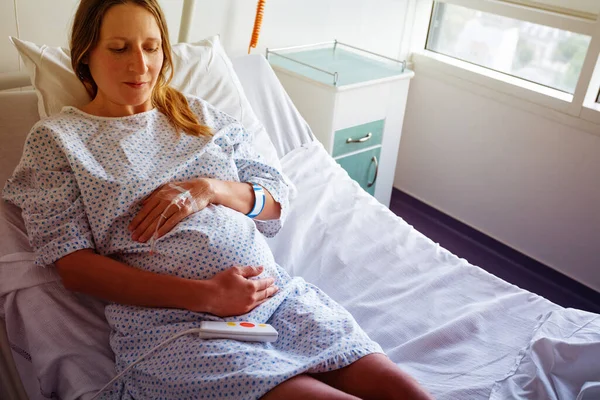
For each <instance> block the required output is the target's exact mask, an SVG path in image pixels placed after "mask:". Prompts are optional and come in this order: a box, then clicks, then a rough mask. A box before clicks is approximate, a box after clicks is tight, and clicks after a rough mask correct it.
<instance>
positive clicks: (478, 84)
mask: <svg viewBox="0 0 600 400" xmlns="http://www.w3.org/2000/svg"><path fill="white" fill-rule="evenodd" d="M414 1H416V4H415V8H414V15H415V18H414V25H413V32H412V36H411V40H410V41H411V48H410V53H411V61H412V63H413V67H414V69H415V71H416V72H417V73H425V74H427V75H432V76H434V77H435V78H436V79H441V80H444V81H448V82H450V83H452V84H454V85H458V86H461V87H465V88H467V89H468V90H471V91H476V92H478V93H480V94H482V95H484V96H486V97H492V98H495V99H497V100H500V101H505V102H509V103H510V104H512V105H515V106H518V107H520V108H524V109H526V110H528V111H531V112H534V113H536V114H539V115H542V116H544V117H549V118H551V119H554V120H557V121H559V122H561V123H565V124H567V125H570V126H575V127H577V128H580V129H583V130H585V131H588V132H590V133H593V134H596V135H598V136H600V103H599V102H598V100H599V99H598V98H597V96H599V92H600V16H598V17H597V18H596V17H595V16H592V15H590V14H582V15H571V14H563V13H558V12H555V11H550V10H545V9H539V8H534V7H530V6H526V5H523V4H516V3H513V2H507V1H501V0H414ZM434 2H439V3H446V4H453V5H458V6H463V7H467V8H471V9H475V10H479V11H483V12H488V13H493V14H497V15H501V16H504V17H509V18H514V19H519V20H523V21H528V22H532V23H536V24H541V25H546V26H550V27H553V28H558V29H563V30H569V31H571V32H575V33H580V34H584V35H587V36H590V37H591V40H590V44H589V47H588V52H587V54H586V57H585V59H584V62H583V66H582V69H581V73H580V76H579V80H578V83H577V85H576V88H575V92H574V94H573V95H570V94H568V93H564V92H561V91H559V90H555V89H552V88H548V87H546V86H543V85H541V84H536V83H533V82H529V81H526V80H524V79H520V78H517V77H513V76H511V75H508V74H505V73H502V72H499V71H494V70H491V69H488V68H486V67H482V66H478V65H475V64H472V63H469V62H467V61H462V60H458V59H456V58H453V57H450V56H445V55H443V54H440V53H436V52H433V51H430V50H427V49H426V44H427V37H428V34H429V27H430V24H431V21H432V18H433V6H434Z"/></svg>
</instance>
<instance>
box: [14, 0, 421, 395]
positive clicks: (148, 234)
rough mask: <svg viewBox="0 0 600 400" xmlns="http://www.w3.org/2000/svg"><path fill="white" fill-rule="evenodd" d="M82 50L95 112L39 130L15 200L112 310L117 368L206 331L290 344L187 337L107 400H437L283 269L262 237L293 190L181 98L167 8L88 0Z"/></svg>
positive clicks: (225, 126) (75, 44)
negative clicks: (246, 333) (207, 324)
mask: <svg viewBox="0 0 600 400" xmlns="http://www.w3.org/2000/svg"><path fill="white" fill-rule="evenodd" d="M71 56H72V65H73V69H74V70H75V72H76V74H77V76H78V77H79V79H80V80H81V82H82V84H83V85H85V87H86V89H87V91H88V92H89V94H90V97H91V98H92V101H91V102H90V103H89V104H87V105H86V106H84V107H82V108H81V109H79V108H75V107H65V108H64V109H63V110H62V112H61V113H59V114H57V115H55V116H52V117H50V118H47V119H44V120H42V121H40V122H39V123H37V124H36V125H35V126H34V127H33V128H32V130H31V132H30V134H29V136H28V139H27V142H26V145H25V149H24V153H23V156H22V159H21V162H20V164H19V166H18V167H17V169H16V171H15V172H14V174H13V176H12V178H11V179H10V180H9V181H8V183H7V185H6V187H5V189H4V192H3V194H4V197H5V199H7V200H8V201H10V202H12V203H14V204H16V205H18V206H19V207H21V209H22V211H23V218H24V220H25V223H26V226H27V230H28V234H29V238H30V242H31V244H32V246H33V247H34V249H35V251H36V253H37V258H36V263H37V264H38V265H40V266H49V265H55V266H56V268H57V270H58V272H59V274H60V276H61V278H62V280H63V283H64V285H65V286H66V287H67V288H68V289H71V290H74V291H78V292H84V293H87V294H90V295H93V296H97V297H100V298H104V299H106V300H109V301H110V302H111V303H110V305H108V306H107V307H106V318H107V320H108V323H109V324H110V326H111V328H112V334H111V338H110V345H111V347H112V350H113V351H114V353H115V361H116V372H115V373H119V372H120V371H123V370H124V369H125V368H126V367H127V366H128V365H130V364H131V363H133V362H135V361H136V360H138V358H139V357H140V356H142V355H143V354H145V353H146V352H148V350H150V349H152V348H154V347H155V346H156V345H158V344H160V343H162V342H164V341H165V340H167V339H168V338H170V337H172V336H173V335H176V334H177V333H180V332H182V331H184V330H187V329H190V328H196V327H199V326H200V322H201V321H243V320H246V321H252V322H254V323H269V324H271V325H272V326H273V327H274V328H275V329H276V330H277V331H278V332H279V338H278V340H277V341H275V342H273V343H255V342H252V343H249V342H240V341H234V340H225V339H215V340H202V339H200V338H199V337H198V336H196V335H186V336H182V337H180V338H178V339H177V340H174V341H172V342H171V343H169V344H168V345H166V346H164V347H162V348H161V349H159V350H157V351H156V352H155V353H153V354H152V355H151V356H149V357H148V358H146V359H144V360H143V361H142V362H140V363H138V364H136V365H135V367H134V368H133V369H132V370H131V371H129V372H128V373H126V374H125V375H124V376H123V377H122V378H121V379H119V380H118V381H117V382H115V383H114V384H113V385H111V386H110V387H109V388H108V389H107V391H106V392H104V394H103V395H104V397H105V398H111V399H150V398H151V399H157V398H164V399H187V398H190V399H191V398H208V397H210V398H225V397H227V398H245V399H246V398H247V399H258V398H265V399H270V398H281V399H294V398H302V399H306V398H315V399H316V398H327V399H336V398H339V399H351V398H356V397H360V398H369V397H372V398H399V399H400V398H402V399H427V398H429V395H428V394H427V393H426V392H425V391H424V390H423V389H422V388H421V387H420V386H419V385H418V384H417V383H416V382H415V381H414V380H413V379H412V378H410V377H409V376H407V375H406V374H405V373H403V372H402V371H401V370H400V369H398V368H397V366H396V365H395V364H393V363H392V362H391V361H390V360H389V359H388V358H387V357H386V356H385V355H384V354H383V351H382V349H381V347H380V346H379V345H378V344H377V343H375V342H373V341H372V340H370V339H369V337H368V336H367V335H366V334H365V333H364V332H363V331H362V330H361V328H360V327H359V326H358V325H357V323H356V322H355V321H354V319H353V318H352V316H351V315H350V314H349V313H348V312H347V311H345V310H344V309H343V308H342V307H341V306H340V305H338V304H336V303H335V302H334V301H333V300H331V299H330V298H329V297H328V296H327V295H325V294H324V293H323V292H322V291H320V290H319V289H318V288H316V287H314V286H312V285H310V284H308V283H307V282H305V281H304V280H303V279H301V278H292V277H290V276H289V275H288V274H287V273H286V272H285V270H284V269H283V268H281V267H280V266H278V265H277V264H276V263H275V261H274V259H273V256H272V254H271V251H270V249H269V247H268V245H267V243H266V241H265V239H264V236H263V234H264V235H266V236H273V235H275V234H276V233H277V231H278V230H279V228H280V227H281V224H282V221H283V219H284V217H285V215H286V213H287V209H288V200H287V196H288V187H287V185H286V183H285V180H284V179H283V177H282V175H281V173H280V172H279V171H278V170H277V169H276V168H274V167H272V166H270V165H267V164H266V163H265V161H264V160H263V158H262V157H260V156H259V155H257V154H256V153H255V152H254V151H253V148H252V146H251V142H252V140H251V137H250V136H249V134H248V133H247V132H246V131H245V130H244V128H243V127H242V125H241V124H240V123H239V122H237V121H236V120H234V119H233V118H232V117H230V116H228V115H226V114H224V113H222V112H219V111H218V110H216V109H214V108H213V107H212V106H210V105H209V104H207V103H206V102H205V101H203V100H201V99H199V98H195V97H191V96H184V95H183V94H181V93H179V92H177V91H176V90H174V89H172V88H170V87H169V86H168V84H169V82H170V78H171V76H172V72H171V53H170V46H169V38H168V33H167V27H166V24H165V19H164V16H163V14H162V11H161V10H160V7H159V6H158V4H157V2H156V1H155V0H145V1H144V0H136V1H133V0H131V1H127V0H121V1H119V0H108V1H107V0H82V1H81V3H80V4H79V8H78V10H77V13H76V16H75V20H74V25H73V31H72V37H71ZM261 233H262V234H261Z"/></svg>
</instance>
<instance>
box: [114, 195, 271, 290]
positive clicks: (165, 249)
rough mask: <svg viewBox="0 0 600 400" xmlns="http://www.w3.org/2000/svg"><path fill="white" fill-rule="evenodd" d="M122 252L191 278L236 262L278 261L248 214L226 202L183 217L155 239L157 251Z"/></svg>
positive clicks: (129, 259)
mask: <svg viewBox="0 0 600 400" xmlns="http://www.w3.org/2000/svg"><path fill="white" fill-rule="evenodd" d="M147 248H148V249H147V250H146V251H141V252H140V251H139V249H138V251H135V252H130V253H129V252H128V253H120V254H119V255H118V256H117V257H116V258H118V259H119V260H120V261H122V262H125V263H127V264H129V265H131V266H134V267H137V268H141V269H144V270H148V271H152V272H157V273H162V274H168V275H175V276H179V277H183V278H188V279H209V278H211V277H213V276H214V275H215V274H217V273H218V272H221V271H223V270H225V269H228V268H231V267H234V266H246V265H252V266H259V265H262V266H264V267H265V274H263V275H261V276H265V275H271V274H270V273H269V272H275V261H274V259H273V255H272V253H271V249H270V248H269V246H268V244H267V242H266V241H265V238H264V237H263V236H262V234H261V233H260V232H259V231H258V230H257V228H256V225H255V224H254V222H253V221H252V220H251V219H250V218H248V217H246V216H245V215H243V214H241V213H239V212H237V211H234V210H232V209H230V208H227V207H223V206H213V205H211V206H209V207H207V208H205V209H204V210H202V211H200V212H197V213H195V214H192V215H190V216H188V217H187V218H186V219H184V220H182V221H181V222H180V223H179V224H178V225H177V226H176V227H175V228H174V229H173V230H172V231H171V232H169V233H168V234H166V235H165V236H163V237H162V238H160V239H159V240H157V241H156V243H155V248H154V251H153V252H152V253H151V252H150V251H149V246H147Z"/></svg>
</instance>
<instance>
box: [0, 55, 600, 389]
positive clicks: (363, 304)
mask: <svg viewBox="0 0 600 400" xmlns="http://www.w3.org/2000/svg"><path fill="white" fill-rule="evenodd" d="M233 65H234V68H235V71H236V72H237V75H238V77H239V79H240V81H241V84H242V86H243V89H244V92H245V95H246V97H247V98H248V100H249V102H250V105H251V107H252V109H253V110H254V112H255V113H256V115H257V116H258V119H259V120H260V121H261V122H262V124H263V125H264V127H265V128H266V131H267V132H268V134H269V136H270V138H271V140H272V142H273V144H274V146H275V149H276V151H277V155H278V157H279V158H280V162H281V165H282V168H283V171H284V172H285V174H287V176H288V177H289V179H290V181H291V182H292V183H293V184H294V185H295V187H296V193H295V197H294V198H293V200H292V202H291V208H290V210H291V211H290V214H289V216H288V219H287V222H286V224H285V225H284V227H283V228H282V230H281V231H280V233H279V234H278V235H277V236H276V237H274V238H272V239H269V244H270V246H271V248H272V250H273V253H274V255H275V259H276V260H277V262H278V263H279V264H280V265H281V266H283V267H284V268H286V269H287V270H288V271H289V273H290V274H292V275H300V276H302V277H304V278H305V279H306V280H307V281H309V282H311V283H314V284H316V285H317V286H319V287H321V288H322V289H323V290H324V291H325V292H326V293H328V294H329V295H330V296H331V297H332V298H333V299H335V300H336V301H338V302H339V303H341V304H342V305H343V306H344V307H346V308H347V309H348V310H349V311H350V312H351V313H352V315H353V316H354V317H355V318H356V319H357V321H358V322H359V324H360V325H361V326H362V327H363V328H364V329H365V331H366V332H367V333H368V334H369V335H370V336H371V337H372V338H373V339H374V340H376V341H377V342H379V343H380V344H381V345H382V347H383V348H384V350H385V351H386V353H387V354H388V355H389V357H390V358H391V359H392V360H393V361H394V362H395V363H397V364H398V365H399V366H400V367H401V368H402V369H403V370H404V371H406V372H408V373H409V374H410V375H412V376H414V377H415V378H416V379H417V380H418V381H419V382H420V383H421V384H422V385H424V386H425V387H426V388H427V389H428V390H429V391H430V392H431V393H432V394H433V395H434V396H435V397H436V398H438V399H448V400H450V399H465V400H468V399H510V398H526V399H574V398H576V397H577V396H578V395H580V398H581V399H591V398H595V399H598V398H600V397H598V396H600V394H599V393H598V391H597V390H598V385H597V383H596V386H594V385H595V384H594V382H595V381H600V318H598V317H599V316H598V315H596V314H592V313H588V312H584V311H580V310H575V309H565V308H562V307H560V306H558V305H556V304H553V303H551V302H550V301H548V300H546V299H544V298H542V297H540V296H537V295H536V294H533V293H530V292H528V291H525V290H522V289H520V288H518V287H516V286H514V285H511V284H509V283H507V282H505V281H503V280H501V279H499V278H497V277H495V276H493V275H491V274H489V273H487V272H485V271H484V270H483V269H480V268H479V267H477V266H474V265H471V264H469V262H468V261H467V260H464V259H461V258H459V257H457V256H455V255H453V254H451V253H450V252H448V251H447V250H445V249H444V248H442V247H440V246H439V245H438V244H436V243H434V242H433V241H431V240H430V239H428V238H427V237H425V236H424V235H422V234H421V233H419V232H418V231H417V230H415V229H414V228H413V227H412V226H410V225H409V224H407V223H406V222H405V221H404V220H402V219H401V218H399V217H397V216H395V215H394V214H393V213H391V212H390V211H389V210H388V209H387V208H386V207H384V206H383V205H381V204H379V203H378V202H377V201H376V200H375V198H373V197H372V196H370V195H369V194H367V193H366V192H364V191H363V190H362V189H361V188H360V187H359V185H358V184H356V183H355V182H354V181H353V180H351V179H350V178H349V176H348V175H347V173H346V172H345V171H344V170H343V169H342V168H341V167H340V166H338V165H337V164H336V163H335V161H333V159H332V158H331V157H330V156H329V155H328V154H327V152H326V151H325V150H324V148H323V147H322V145H321V144H319V143H318V142H316V141H315V140H314V138H313V136H312V134H311V131H310V128H309V127H308V126H307V124H306V122H305V121H304V120H303V119H302V117H301V116H300V114H299V113H298V112H297V110H296V109H295V107H294V105H293V104H292V102H291V101H290V99H289V98H288V97H287V95H286V93H285V91H284V90H283V88H282V87H281V85H280V84H279V82H278V80H277V78H276V77H275V75H274V73H273V71H272V70H271V68H270V66H269V64H268V63H267V61H266V60H265V59H264V57H262V56H260V55H251V56H244V57H241V58H237V59H235V60H233ZM10 80H11V81H14V82H18V85H17V86H19V85H27V78H23V77H22V76H12V77H10ZM36 101H37V99H36V94H35V93H34V92H33V91H31V90H23V91H12V92H1V93H0V143H2V154H1V159H0V178H1V181H0V183H1V184H2V185H4V182H5V180H6V179H7V178H8V176H9V175H10V173H11V172H12V170H13V169H14V167H15V165H16V163H17V162H18V160H19V158H20V152H21V149H22V144H23V141H24V139H25V136H26V134H27V132H28V131H29V128H30V127H31V126H32V125H33V124H34V122H35V121H36V120H37V119H38V118H39V117H38V114H37V107H36ZM0 223H1V225H0V235H1V236H0V237H1V239H2V243H1V245H0V277H1V278H0V317H1V318H0V321H2V329H0V332H1V334H0V343H1V349H2V359H1V361H0V368H2V370H1V371H0V374H1V379H0V384H2V385H3V386H2V391H0V395H2V393H4V395H5V396H9V397H7V398H15V399H17V398H18V399H25V398H29V399H48V398H60V399H75V398H83V399H86V398H89V397H91V395H92V394H93V393H94V392H95V390H98V389H99V388H100V387H102V386H103V384H104V383H106V382H107V381H108V380H110V378H111V377H112V376H113V375H114V369H113V368H114V366H113V356H112V352H111V350H110V348H109V345H108V335H109V328H108V326H107V323H106V321H105V319H104V314H103V308H104V303H103V302H101V301H99V300H96V299H93V298H90V297H87V296H84V295H80V294H74V293H70V292H67V291H66V290H65V289H64V288H63V287H62V285H61V283H60V281H59V279H58V276H57V275H56V273H55V272H54V271H53V270H52V269H41V268H35V267H33V265H32V261H31V260H32V259H33V258H32V256H31V249H30V248H29V245H28V243H27V238H26V233H25V232H24V227H23V222H22V221H21V220H20V217H19V213H18V210H15V209H14V207H12V206H10V205H8V204H6V203H4V204H2V218H0ZM582 390H583V391H582ZM580 392H581V393H580ZM586 396H587V397H586Z"/></svg>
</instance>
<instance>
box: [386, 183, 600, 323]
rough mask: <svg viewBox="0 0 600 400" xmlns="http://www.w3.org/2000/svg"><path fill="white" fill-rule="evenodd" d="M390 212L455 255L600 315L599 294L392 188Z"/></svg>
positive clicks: (562, 302)
mask: <svg viewBox="0 0 600 400" xmlns="http://www.w3.org/2000/svg"><path fill="white" fill-rule="evenodd" d="M390 210H391V211H392V212H393V213H394V214H396V215H398V216H399V217H401V218H402V219H404V220H405V221H406V222H408V223H409V224H410V225H412V226H413V227H415V229H417V230H418V231H420V232H421V233H423V234H424V235H426V236H427V237H429V238H430V239H432V240H433V241H435V242H437V243H439V244H440V245H441V246H442V247H444V248H446V249H448V250H449V251H451V252H452V253H454V254H456V255H457V256H459V257H461V258H464V259H466V260H468V261H469V262H470V263H471V264H473V265H477V266H478V267H481V268H483V269H485V270H486V271H488V272H489V273H491V274H494V275H496V276H498V277H500V278H502V279H504V280H505V281H507V282H510V283H512V284H513V285H516V286H519V287H520V288H522V289H526V290H528V291H530V292H534V293H537V294H539V295H541V296H543V297H545V298H547V299H548V300H550V301H552V302H554V303H556V304H559V305H561V306H563V307H571V308H578V309H581V310H586V311H592V312H596V313H600V293H598V292H596V291H594V290H592V289H590V288H589V287H587V286H584V285H582V284H581V283H579V282H576V281H574V280H572V279H571V278H569V277H567V276H565V275H563V274H561V273H559V272H557V271H556V270H553V269H552V268H550V267H548V266H546V265H543V264H541V263H539V262H537V261H535V260H533V259H531V258H529V257H527V256H525V255H523V254H521V253H519V252H517V251H516V250H514V249H512V248H510V247H508V246H506V245H504V244H502V243H500V242H498V241H496V240H494V239H492V238H490V237H488V236H486V235H485V234H483V233H481V232H479V231H477V230H475V229H473V228H471V227H469V226H467V225H465V224H463V223H461V222H459V221H457V220H455V219H453V218H452V217H449V216H448V215H446V214H444V213H442V212H440V211H438V210H436V209H434V208H432V207H430V206H428V205H426V204H424V203H422V202H421V201H419V200H417V199H415V198H413V197H411V196H409V195H407V194H406V193H404V192H401V191H400V190H397V189H395V188H394V190H393V191H392V200H391V203H390Z"/></svg>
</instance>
